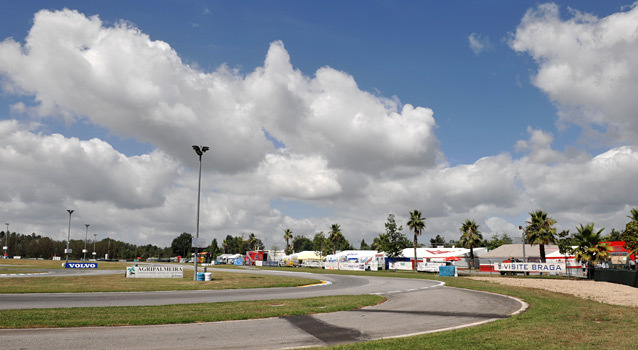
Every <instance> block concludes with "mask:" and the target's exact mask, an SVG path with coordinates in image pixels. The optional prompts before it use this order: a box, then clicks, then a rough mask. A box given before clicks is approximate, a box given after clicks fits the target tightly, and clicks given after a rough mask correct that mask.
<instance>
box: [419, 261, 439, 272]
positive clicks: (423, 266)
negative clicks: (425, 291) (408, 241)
mask: <svg viewBox="0 0 638 350" xmlns="http://www.w3.org/2000/svg"><path fill="white" fill-rule="evenodd" d="M439 266H445V263H433V262H424V263H423V262H420V263H418V264H416V270H417V271H425V272H439Z"/></svg>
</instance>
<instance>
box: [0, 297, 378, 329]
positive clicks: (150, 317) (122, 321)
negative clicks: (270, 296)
mask: <svg viewBox="0 0 638 350" xmlns="http://www.w3.org/2000/svg"><path fill="white" fill-rule="evenodd" d="M383 300H385V298H383V297H380V296H377V295H354V296H330V297H317V298H306V299H286V300H265V301H241V302H232V303H230V302H228V303H227V302H224V303H207V304H179V305H163V306H135V307H90V308H69V309H25V310H0V328H41V327H89V326H128V325H154V324H175V323H196V322H216V321H227V320H245V319H255V318H266V317H282V316H294V315H307V314H314V313H324V312H336V311H345V310H353V309H358V308H361V307H364V306H369V305H375V304H378V303H380V302H382V301H383Z"/></svg>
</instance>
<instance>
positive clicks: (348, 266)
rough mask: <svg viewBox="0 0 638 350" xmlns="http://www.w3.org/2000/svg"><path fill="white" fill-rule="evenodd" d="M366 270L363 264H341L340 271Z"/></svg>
mask: <svg viewBox="0 0 638 350" xmlns="http://www.w3.org/2000/svg"><path fill="white" fill-rule="evenodd" d="M365 269H366V265H365V264H361V263H339V270H358V271H364V270H365Z"/></svg>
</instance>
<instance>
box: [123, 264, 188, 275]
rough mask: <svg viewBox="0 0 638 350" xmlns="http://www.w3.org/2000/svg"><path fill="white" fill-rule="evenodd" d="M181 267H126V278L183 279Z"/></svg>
mask: <svg viewBox="0 0 638 350" xmlns="http://www.w3.org/2000/svg"><path fill="white" fill-rule="evenodd" d="M183 277H184V268H183V267H181V266H165V265H143V266H138V265H135V266H127V267H126V278H183Z"/></svg>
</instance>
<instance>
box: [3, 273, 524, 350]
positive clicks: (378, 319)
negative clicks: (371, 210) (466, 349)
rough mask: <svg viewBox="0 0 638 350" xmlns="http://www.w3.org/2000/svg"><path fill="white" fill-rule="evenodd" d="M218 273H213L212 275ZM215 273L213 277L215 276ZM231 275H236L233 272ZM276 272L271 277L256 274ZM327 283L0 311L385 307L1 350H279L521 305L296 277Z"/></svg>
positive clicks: (459, 322) (31, 337) (70, 338)
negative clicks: (367, 300)
mask: <svg viewBox="0 0 638 350" xmlns="http://www.w3.org/2000/svg"><path fill="white" fill-rule="evenodd" d="M214 271H215V270H214ZM214 271H213V273H214ZM233 272H237V271H236V270H233ZM259 273H273V272H259ZM300 276H303V277H316V278H321V279H322V280H324V281H329V282H331V284H329V285H322V286H315V287H307V288H273V289H251V290H233V291H227V290H226V291H188V292H184V291H182V292H150V293H87V294H47V295H42V294H21V295H7V294H2V295H0V307H2V308H7V309H9V308H16V307H17V306H19V305H21V308H24V307H81V306H88V305H91V306H108V305H161V304H175V303H199V302H219V301H235V300H256V299H277V298H302V297H311V296H319V295H346V294H366V293H374V294H380V295H383V296H386V297H387V298H388V301H387V302H385V303H383V304H381V305H377V306H374V307H368V308H364V309H362V310H356V311H346V312H336V313H330V314H318V315H308V316H293V317H281V318H270V319H265V320H247V321H229V322H215V323H199V324H187V325H162V326H135V327H92V328H68V329H67V328H65V329H21V330H0V342H1V343H2V344H3V345H2V347H3V348H4V349H40V348H45V347H46V348H65V349H86V348H91V349H175V348H182V347H184V346H188V347H189V348H191V347H193V348H199V349H212V348H224V349H240V348H241V349H245V348H246V347H253V348H259V349H282V348H295V347H303V346H325V345H334V344H341V343H346V342H356V341H363V340H371V339H380V338H388V337H397V336H405V335H410V334H421V333H427V332H433V331H439V330H443V329H449V328H454V327H463V326H467V325H473V324H478V323H483V322H490V321H493V320H497V319H502V318H506V317H508V316H509V315H511V314H513V313H515V312H519V311H520V310H521V309H522V308H523V307H524V306H523V303H522V302H520V301H518V300H515V299H512V298H509V297H505V296H500V295H495V294H489V293H482V292H476V291H468V290H462V289H456V288H449V287H445V286H442V285H441V284H440V283H438V282H436V281H426V280H412V279H395V278H381V277H367V276H343V275H314V274H313V275H307V274H303V275H300Z"/></svg>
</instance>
